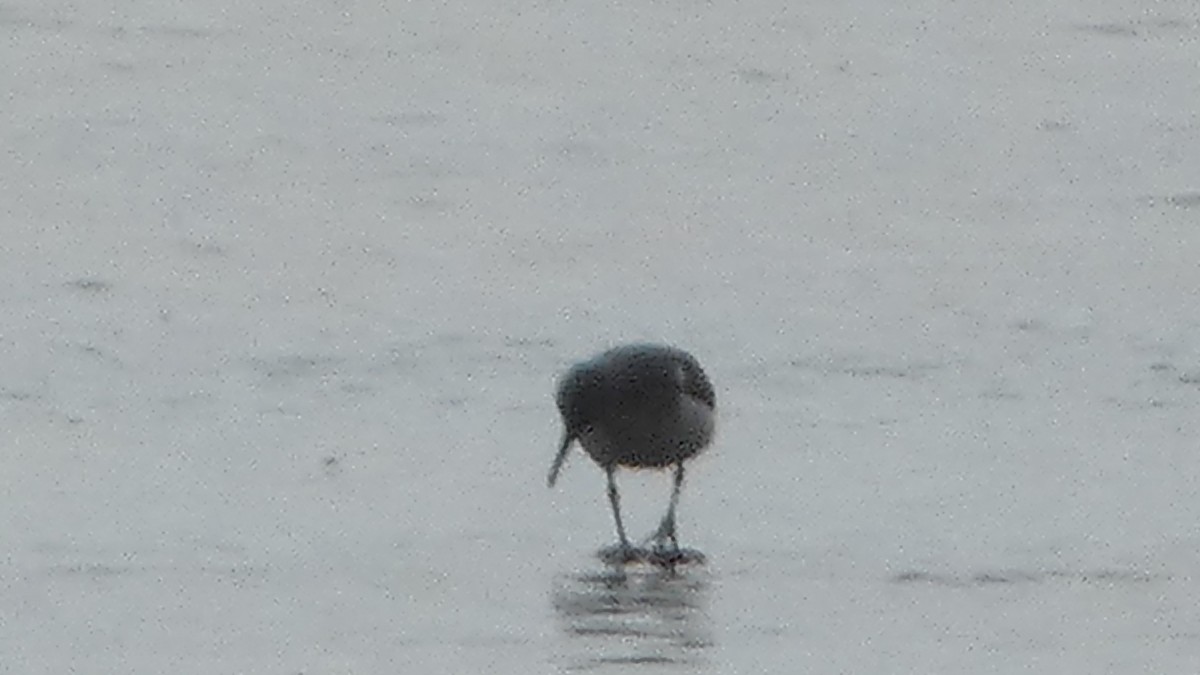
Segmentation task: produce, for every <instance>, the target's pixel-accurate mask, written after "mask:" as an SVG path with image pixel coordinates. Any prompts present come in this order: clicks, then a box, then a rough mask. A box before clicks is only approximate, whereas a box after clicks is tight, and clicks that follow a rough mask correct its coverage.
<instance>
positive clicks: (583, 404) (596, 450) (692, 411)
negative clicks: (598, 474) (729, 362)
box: [549, 344, 716, 559]
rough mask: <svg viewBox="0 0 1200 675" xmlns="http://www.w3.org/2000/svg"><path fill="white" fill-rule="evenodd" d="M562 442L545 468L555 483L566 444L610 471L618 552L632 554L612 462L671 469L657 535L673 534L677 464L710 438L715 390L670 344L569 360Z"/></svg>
mask: <svg viewBox="0 0 1200 675" xmlns="http://www.w3.org/2000/svg"><path fill="white" fill-rule="evenodd" d="M556 402H557V404H558V410H559V413H560V414H561V415H562V419H563V426H564V431H563V440H562V445H561V446H560V448H559V453H558V456H557V457H555V459H554V464H553V465H552V467H551V469H550V476H549V483H550V485H554V481H555V480H556V479H557V477H558V472H559V470H560V469H561V468H562V464H563V462H564V461H565V460H566V457H567V453H568V451H569V450H570V447H571V444H572V443H573V442H574V441H578V442H579V445H580V446H581V447H582V448H583V450H584V451H585V452H587V454H588V455H589V456H591V458H592V459H593V460H595V462H596V463H597V464H599V465H600V466H601V468H603V469H604V470H605V472H606V474H607V475H608V484H609V499H610V501H611V503H612V508H613V516H614V518H615V520H616V523H617V534H618V536H619V537H620V542H619V548H620V552H621V555H623V556H624V558H626V559H629V558H630V557H631V556H632V555H633V554H632V553H631V551H632V550H633V549H632V547H630V546H629V543H628V541H627V539H626V538H625V531H624V527H623V526H622V524H621V514H620V508H619V504H618V496H617V490H616V483H615V482H614V479H613V473H614V471H615V470H616V468H617V467H618V466H625V467H631V468H666V467H669V466H674V467H675V489H674V491H673V493H672V495H671V505H670V508H669V509H668V511H667V515H666V517H664V518H663V522H662V524H661V525H660V526H659V530H658V532H657V533H656V534H655V537H654V538H655V539H656V540H657V541H658V542H659V543H660V544H661V543H662V542H663V541H664V540H670V542H671V543H672V544H673V545H674V546H675V550H676V551H678V543H677V541H676V538H675V505H676V503H677V501H678V498H679V490H680V487H681V485H682V482H683V463H684V462H685V461H686V460H688V459H690V458H692V457H694V456H695V455H696V454H698V453H699V452H700V451H701V450H703V449H704V448H705V447H706V446H708V444H709V443H710V442H711V441H712V437H713V430H714V422H715V412H716V395H715V393H714V391H713V386H712V383H711V382H709V380H708V376H707V375H705V373H704V370H703V369H701V367H700V364H699V363H698V362H697V361H696V359H695V358H694V357H693V356H692V355H691V354H688V353H687V352H685V351H683V350H681V349H677V348H674V347H667V346H662V345H649V344H635V345H626V346H622V347H616V348H614V349H610V350H608V351H606V352H604V353H602V354H600V355H598V356H596V357H594V358H592V359H590V360H588V361H584V362H582V363H579V364H577V365H575V366H574V367H573V368H571V369H570V370H569V371H567V373H566V374H565V375H564V376H563V377H562V379H561V380H560V381H559V383H558V392H557V396H556Z"/></svg>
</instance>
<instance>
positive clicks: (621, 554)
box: [601, 466, 637, 563]
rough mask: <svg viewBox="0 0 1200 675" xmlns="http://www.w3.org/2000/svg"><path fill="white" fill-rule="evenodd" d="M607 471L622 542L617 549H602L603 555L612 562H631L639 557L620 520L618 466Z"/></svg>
mask: <svg viewBox="0 0 1200 675" xmlns="http://www.w3.org/2000/svg"><path fill="white" fill-rule="evenodd" d="M605 473H606V474H607V476H608V503H611V504H612V518H613V520H616V521H617V538H618V539H620V542H619V543H618V544H617V548H616V550H612V549H607V550H605V551H602V554H601V555H602V557H605V558H607V560H608V561H610V562H620V563H625V562H630V561H632V560H635V558H636V557H637V551H636V550H635V549H634V546H631V545H629V539H626V538H625V526H624V525H623V524H622V522H620V496H619V495H618V494H617V479H616V476H614V473H616V467H612V466H606V467H605Z"/></svg>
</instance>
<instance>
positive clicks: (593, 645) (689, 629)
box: [552, 566, 712, 671]
mask: <svg viewBox="0 0 1200 675" xmlns="http://www.w3.org/2000/svg"><path fill="white" fill-rule="evenodd" d="M552 597H553V602H554V610H555V612H556V614H557V615H558V620H559V624H560V626H561V628H562V630H563V632H564V633H565V634H566V636H567V638H568V641H567V643H568V646H569V649H570V653H569V656H568V658H569V659H570V661H571V669H572V670H596V669H599V668H603V667H604V666H606V665H618V664H625V665H638V664H685V665H688V666H690V667H691V668H692V669H693V671H694V669H695V667H696V666H698V665H702V664H703V663H705V660H704V658H703V657H704V654H703V652H704V650H705V649H706V648H708V647H709V646H710V645H711V644H712V640H711V637H710V629H709V626H708V617H707V607H708V581H707V579H706V577H705V575H704V573H703V570H697V569H695V568H690V567H689V568H684V569H681V570H670V569H664V568H659V567H654V566H632V567H631V568H630V571H628V572H626V571H625V570H624V569H622V568H620V567H614V568H609V569H608V570H606V571H602V572H588V573H583V574H574V575H564V576H560V577H558V578H557V579H556V580H555V588H554V592H553V596H552Z"/></svg>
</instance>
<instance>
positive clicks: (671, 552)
mask: <svg viewBox="0 0 1200 675" xmlns="http://www.w3.org/2000/svg"><path fill="white" fill-rule="evenodd" d="M645 560H646V562H648V563H650V564H652V565H657V566H659V567H666V568H669V569H674V568H675V567H676V566H677V565H703V564H704V561H705V557H704V554H703V553H701V552H700V551H697V550H695V549H691V548H679V547H678V546H674V547H670V548H665V547H660V548H653V549H650V550H649V551H647V552H646V557H645Z"/></svg>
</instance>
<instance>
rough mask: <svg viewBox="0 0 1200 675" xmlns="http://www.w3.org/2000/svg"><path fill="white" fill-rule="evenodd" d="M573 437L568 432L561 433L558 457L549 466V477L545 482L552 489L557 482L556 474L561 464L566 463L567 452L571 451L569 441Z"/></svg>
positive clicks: (572, 439) (573, 438)
mask: <svg viewBox="0 0 1200 675" xmlns="http://www.w3.org/2000/svg"><path fill="white" fill-rule="evenodd" d="M574 440H575V437H574V436H573V435H571V432H570V431H563V439H562V446H561V447H559V449H558V455H556V456H555V457H554V463H553V464H551V465H550V476H549V477H548V478H547V480H546V484H547V485H549V486H550V487H554V481H556V480H558V472H559V470H561V469H562V465H563V462H566V461H567V452H568V451H569V450H570V449H571V441H574Z"/></svg>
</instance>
